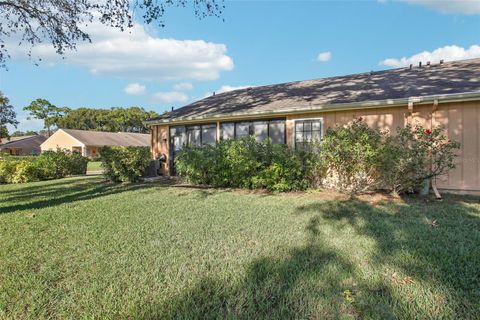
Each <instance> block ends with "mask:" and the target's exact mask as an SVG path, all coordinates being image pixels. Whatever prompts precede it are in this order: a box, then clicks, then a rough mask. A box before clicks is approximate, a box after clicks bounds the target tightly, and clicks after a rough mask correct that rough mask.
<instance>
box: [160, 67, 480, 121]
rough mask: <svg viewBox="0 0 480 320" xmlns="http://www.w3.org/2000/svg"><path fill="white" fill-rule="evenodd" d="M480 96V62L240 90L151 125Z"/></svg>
mask: <svg viewBox="0 0 480 320" xmlns="http://www.w3.org/2000/svg"><path fill="white" fill-rule="evenodd" d="M466 92H480V59H472V60H463V61H455V62H446V63H443V64H435V65H431V66H426V65H424V66H423V67H418V66H414V67H413V68H412V69H410V68H409V67H407V68H399V69H391V70H384V71H375V72H367V73H359V74H353V75H347V76H340V77H332V78H324V79H317V80H305V81H297V82H289V83H281V84H274V85H268V86H261V87H252V88H247V89H240V90H235V91H230V92H226V93H221V94H217V95H214V96H210V97H208V98H205V99H202V100H199V101H196V102H194V103H192V104H189V105H187V106H184V107H182V108H179V109H177V110H174V111H172V112H167V113H165V114H163V115H161V116H160V117H157V118H154V119H151V121H153V122H154V121H155V120H162V121H169V120H174V119H176V120H178V119H195V118H208V117H213V116H228V115H232V114H248V113H262V112H281V111H282V110H287V109H292V108H295V109H296V110H299V111H302V109H305V110H309V109H311V108H312V107H314V106H335V105H341V104H350V103H360V102H367V101H382V100H387V99H402V98H409V97H422V96H432V95H446V94H458V93H466Z"/></svg>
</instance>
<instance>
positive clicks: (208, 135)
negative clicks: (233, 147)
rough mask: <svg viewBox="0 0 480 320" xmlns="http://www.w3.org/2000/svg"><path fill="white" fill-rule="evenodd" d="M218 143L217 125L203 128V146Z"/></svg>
mask: <svg viewBox="0 0 480 320" xmlns="http://www.w3.org/2000/svg"><path fill="white" fill-rule="evenodd" d="M216 142H217V125H216V124H209V125H203V126H202V144H209V145H214V144H215V143H216Z"/></svg>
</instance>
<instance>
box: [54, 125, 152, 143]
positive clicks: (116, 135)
mask: <svg viewBox="0 0 480 320" xmlns="http://www.w3.org/2000/svg"><path fill="white" fill-rule="evenodd" d="M61 130H63V131H65V132H66V133H68V134H69V135H71V136H72V137H74V138H75V139H77V140H78V141H80V142H82V143H83V144H85V145H87V146H123V147H128V146H132V147H142V146H150V135H149V134H143V133H131V132H102V131H86V130H75V129H61Z"/></svg>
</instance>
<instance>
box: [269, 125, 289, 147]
mask: <svg viewBox="0 0 480 320" xmlns="http://www.w3.org/2000/svg"><path fill="white" fill-rule="evenodd" d="M269 126H270V127H269V131H268V136H269V137H270V139H271V141H272V143H282V144H283V143H285V120H273V121H270V124H269Z"/></svg>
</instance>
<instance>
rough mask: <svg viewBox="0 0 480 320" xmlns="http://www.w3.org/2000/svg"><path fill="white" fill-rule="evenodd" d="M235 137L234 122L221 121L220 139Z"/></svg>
mask: <svg viewBox="0 0 480 320" xmlns="http://www.w3.org/2000/svg"><path fill="white" fill-rule="evenodd" d="M233 138H235V123H233V122H227V123H222V140H228V139H233Z"/></svg>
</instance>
